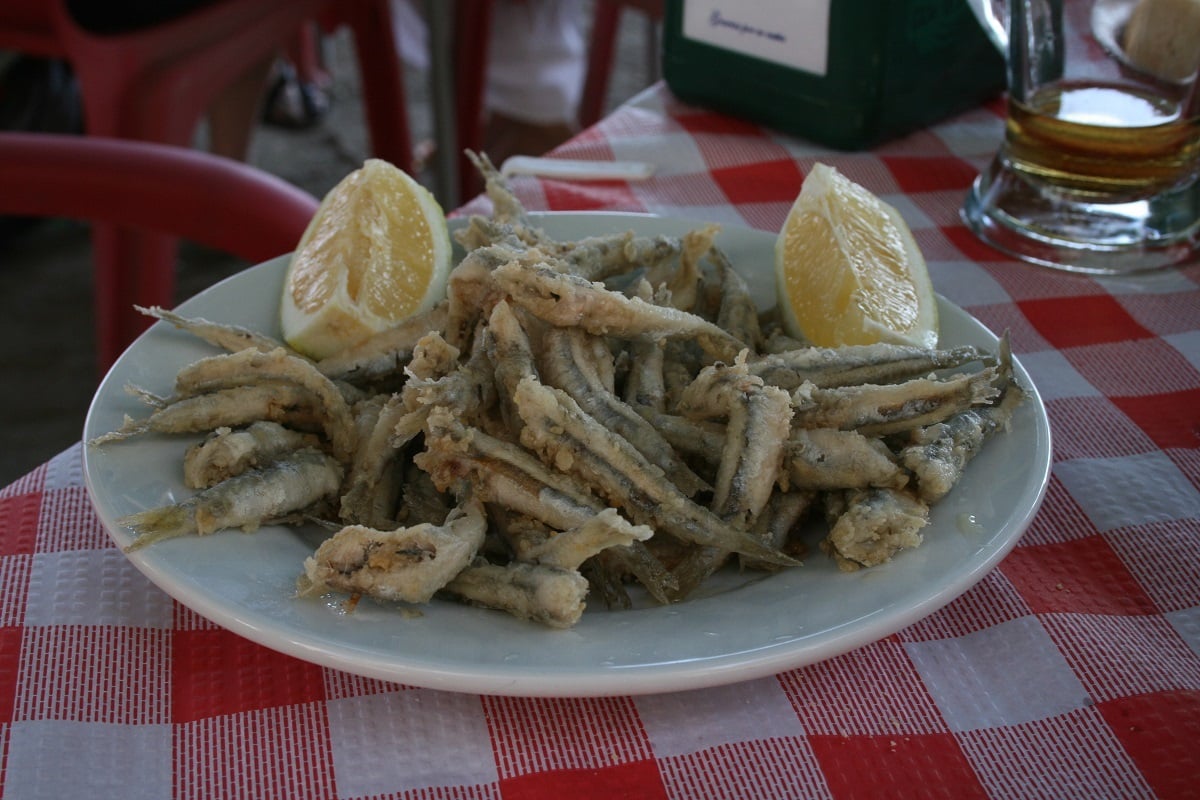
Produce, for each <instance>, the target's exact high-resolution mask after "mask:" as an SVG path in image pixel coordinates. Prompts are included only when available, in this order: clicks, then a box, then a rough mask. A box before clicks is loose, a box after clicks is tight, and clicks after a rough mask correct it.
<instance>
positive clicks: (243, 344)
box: [134, 306, 285, 353]
mask: <svg viewBox="0 0 1200 800" xmlns="http://www.w3.org/2000/svg"><path fill="white" fill-rule="evenodd" d="M134 308H135V309H137V310H138V311H139V312H141V313H142V314H145V315H146V316H148V317H154V318H155V319H161V320H162V321H163V322H168V323H170V324H172V325H174V326H175V327H176V328H179V329H180V330H183V331H187V332H188V333H190V334H191V335H193V336H195V337H196V338H197V339H199V340H201V341H202V342H207V343H209V344H211V345H213V346H214V347H219V348H221V349H222V350H227V351H229V352H230V353H236V352H238V351H239V350H245V349H247V348H253V349H255V350H261V351H263V352H264V353H269V352H270V351H272V350H274V349H275V348H277V347H284V346H285V345H284V344H283V342H281V341H279V340H277V339H273V338H271V337H270V336H265V335H263V334H261V333H258V332H256V331H252V330H250V329H249V328H243V327H240V326H238V325H226V324H224V323H220V322H211V321H209V320H207V319H203V318H202V317H184V316H181V315H179V314H176V313H175V312H174V311H168V310H167V309H165V308H162V307H161V306H150V307H149V308H144V307H142V306H134Z"/></svg>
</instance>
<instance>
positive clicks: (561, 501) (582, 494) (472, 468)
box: [414, 408, 605, 531]
mask: <svg viewBox="0 0 1200 800" xmlns="http://www.w3.org/2000/svg"><path fill="white" fill-rule="evenodd" d="M425 444H426V450H425V452H424V453H421V454H419V455H417V456H416V457H415V458H414V461H415V462H416V463H417V465H418V466H420V467H421V468H422V469H424V470H425V471H426V472H428V473H429V474H430V476H431V477H432V478H433V481H434V485H436V486H437V487H438V489H439V490H441V491H443V492H444V491H451V490H454V489H456V488H458V487H459V486H461V485H463V483H464V482H469V483H470V484H471V485H472V487H473V491H474V492H475V494H476V496H478V497H479V499H480V500H482V501H483V502H485V503H496V504H497V505H501V506H504V507H505V508H509V509H512V510H513V511H516V512H518V513H521V514H524V515H526V516H528V517H531V518H533V519H536V520H540V521H541V522H543V523H545V524H546V525H549V526H550V527H551V528H554V529H555V530H560V531H561V530H567V529H569V528H574V527H578V526H580V525H583V524H584V523H585V522H587V521H588V520H589V519H591V518H592V517H594V516H595V515H596V514H598V513H600V512H601V511H602V510H604V507H605V506H604V504H603V503H602V502H600V500H599V499H597V498H596V497H595V495H593V494H592V493H591V492H590V491H589V490H588V489H586V488H584V487H582V486H580V485H579V484H578V483H577V482H576V481H575V480H574V479H573V478H571V477H569V476H568V475H565V474H563V473H562V472H558V471H555V470H552V469H548V468H547V467H546V466H545V465H544V464H543V463H542V462H541V461H539V460H538V459H537V458H536V457H534V456H533V455H532V454H530V453H529V452H527V451H525V450H523V449H522V448H520V447H518V446H517V445H514V444H510V443H509V442H504V441H501V440H499V439H496V438H494V437H492V436H489V435H487V434H486V433H484V432H483V431H481V430H478V429H476V428H469V427H467V426H466V425H463V424H462V422H461V421H460V420H459V419H458V418H457V417H456V416H455V414H454V412H453V411H452V410H450V409H445V408H438V409H434V410H433V411H431V412H430V414H429V420H428V422H427V430H426V439H425Z"/></svg>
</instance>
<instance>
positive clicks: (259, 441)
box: [183, 420, 320, 489]
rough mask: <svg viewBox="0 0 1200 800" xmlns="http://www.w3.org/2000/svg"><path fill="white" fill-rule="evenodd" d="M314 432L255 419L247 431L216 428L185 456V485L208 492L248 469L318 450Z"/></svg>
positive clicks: (244, 429)
mask: <svg viewBox="0 0 1200 800" xmlns="http://www.w3.org/2000/svg"><path fill="white" fill-rule="evenodd" d="M319 444H320V440H318V439H317V437H316V436H314V435H313V434H311V433H304V432H301V431H294V430H291V429H290V428H285V427H284V426H282V425H280V424H279V423H278V422H269V421H266V420H255V421H254V422H252V423H250V425H248V426H246V427H245V428H239V429H237V430H234V429H233V428H226V427H220V428H216V429H215V430H214V431H213V432H212V434H211V435H209V436H208V437H207V438H205V440H204V441H203V442H200V443H199V444H195V445H192V446H191V447H189V448H188V450H187V452H186V453H185V454H184V456H183V484H184V486H187V487H188V488H189V489H206V488H208V487H209V486H213V485H214V484H217V483H220V482H221V481H223V480H225V479H226V478H229V477H232V476H233V475H240V474H241V473H243V472H245V471H246V470H248V469H253V468H254V467H261V466H263V465H264V464H268V463H270V462H272V461H274V460H275V459H277V458H279V457H280V456H283V455H285V454H287V453H290V452H292V451H293V450H299V449H301V448H304V447H317V446H318V445H319Z"/></svg>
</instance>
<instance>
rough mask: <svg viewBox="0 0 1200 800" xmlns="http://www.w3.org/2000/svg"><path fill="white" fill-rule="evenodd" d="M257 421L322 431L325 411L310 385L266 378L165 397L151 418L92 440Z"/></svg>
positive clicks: (197, 430)
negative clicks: (180, 396)
mask: <svg viewBox="0 0 1200 800" xmlns="http://www.w3.org/2000/svg"><path fill="white" fill-rule="evenodd" d="M256 420H269V421H271V422H278V423H280V424H283V425H287V426H288V427H292V428H299V429H301V430H306V431H318V430H321V429H322V424H323V421H324V413H323V410H322V408H321V403H320V400H319V399H318V398H317V396H316V395H314V394H313V393H312V392H310V391H308V390H307V389H304V388H301V387H299V386H296V385H294V384H286V383H276V382H266V383H259V384H256V385H254V386H239V387H237V388H234V389H221V390H219V391H215V392H209V393H207V394H200V395H196V396H194V397H185V398H183V399H182V400H175V401H173V402H166V403H165V404H163V405H162V406H160V407H159V408H157V409H156V410H155V411H154V412H153V413H151V414H150V416H148V417H144V418H142V419H133V418H132V417H129V416H126V417H125V421H124V422H123V423H122V425H121V427H120V428H118V429H117V430H115V431H110V432H109V433H104V434H101V435H99V436H97V437H95V438H93V439H91V440H90V441H89V442H88V444H90V445H102V444H106V443H108V442H118V441H121V440H123V439H129V438H132V437H134V436H139V435H141V434H144V433H163V434H175V433H203V432H205V431H211V430H213V429H215V428H220V427H228V428H236V427H239V426H242V425H249V424H250V423H252V422H255V421H256Z"/></svg>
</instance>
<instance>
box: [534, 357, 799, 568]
mask: <svg viewBox="0 0 1200 800" xmlns="http://www.w3.org/2000/svg"><path fill="white" fill-rule="evenodd" d="M516 401H517V409H518V411H519V412H520V414H521V418H522V419H524V420H525V429H524V430H523V431H522V434H521V442H522V444H524V445H525V446H527V447H530V448H532V449H533V450H535V451H536V452H538V453H539V454H540V455H541V456H542V458H543V459H545V460H546V462H547V463H550V464H554V465H555V466H556V467H557V468H559V469H562V470H566V471H570V472H572V473H574V474H577V475H579V476H580V477H582V478H583V479H584V480H586V481H588V482H589V483H590V484H591V485H593V486H595V487H597V489H598V490H599V491H600V492H601V493H603V494H604V495H605V496H606V497H607V498H608V499H609V501H610V502H613V503H615V504H617V505H619V506H620V507H622V508H623V509H625V511H626V513H627V514H629V516H630V518H631V519H632V520H633V521H634V522H636V523H639V524H644V525H650V526H651V527H652V528H654V529H655V530H660V531H666V532H667V533H669V534H671V535H672V536H675V537H676V538H678V539H682V540H684V541H689V542H693V543H696V544H701V545H712V546H717V547H722V548H724V549H727V550H732V551H734V552H738V553H746V554H748V555H754V556H757V557H760V558H763V559H765V560H768V561H775V562H778V563H785V564H793V563H795V562H794V561H793V560H792V559H790V558H788V557H786V556H784V555H782V554H781V553H778V552H776V551H774V550H771V549H770V548H768V547H766V546H765V545H763V544H762V543H761V542H759V541H757V540H756V539H754V537H752V536H750V535H749V534H748V533H746V532H745V531H738V530H736V529H734V528H732V527H730V526H729V525H727V524H725V523H724V522H723V521H722V520H721V519H720V518H719V517H717V516H716V515H715V514H713V513H712V512H711V511H709V510H707V509H705V508H704V507H702V506H699V505H697V504H695V503H693V502H692V501H691V500H689V499H688V498H687V497H686V496H684V494H683V493H682V492H680V491H679V490H678V489H677V488H675V486H674V485H673V484H672V483H671V482H670V481H668V480H667V479H666V477H665V476H664V475H663V472H662V470H661V469H659V468H658V467H655V466H654V465H653V464H651V463H650V462H648V461H647V460H646V459H645V457H644V456H643V455H642V454H641V453H639V452H638V451H637V450H635V449H634V448H633V446H632V445H630V444H629V443H628V442H627V441H625V440H624V439H622V438H621V437H619V436H615V435H613V434H612V433H611V432H610V431H609V430H608V429H606V428H605V427H604V426H602V425H601V424H600V423H598V422H596V421H595V420H594V419H592V418H591V417H590V416H589V415H588V414H586V413H585V412H584V411H583V410H582V409H581V408H580V407H579V405H578V404H577V403H576V402H575V401H574V400H572V399H571V398H570V397H569V396H568V395H567V394H566V393H565V392H562V391H561V390H558V389H554V388H552V387H549V386H545V385H543V384H541V383H540V382H538V381H537V380H536V379H534V378H526V379H525V380H523V381H521V383H520V385H518V387H517V393H516Z"/></svg>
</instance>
